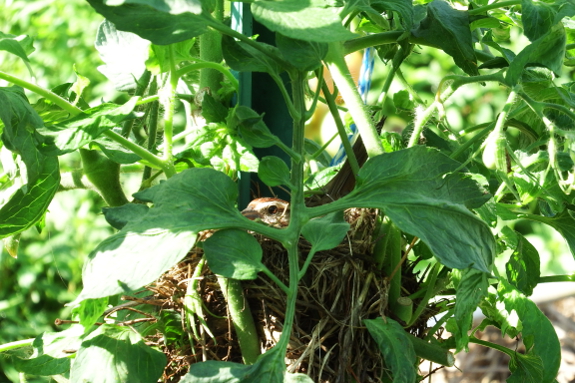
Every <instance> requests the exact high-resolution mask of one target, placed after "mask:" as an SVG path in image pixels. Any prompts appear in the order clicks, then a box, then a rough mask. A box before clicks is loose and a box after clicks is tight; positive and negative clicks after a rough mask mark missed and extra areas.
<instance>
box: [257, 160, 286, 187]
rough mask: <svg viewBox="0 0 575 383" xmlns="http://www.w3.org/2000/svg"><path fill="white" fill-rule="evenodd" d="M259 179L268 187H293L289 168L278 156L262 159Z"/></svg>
mask: <svg viewBox="0 0 575 383" xmlns="http://www.w3.org/2000/svg"><path fill="white" fill-rule="evenodd" d="M258 177H259V178H260V180H262V182H263V183H265V184H266V185H268V186H278V185H286V186H289V187H291V182H290V171H289V168H288V166H287V165H286V163H285V162H284V161H283V160H282V159H281V158H279V157H276V156H266V157H264V158H262V159H261V161H260V165H259V167H258Z"/></svg>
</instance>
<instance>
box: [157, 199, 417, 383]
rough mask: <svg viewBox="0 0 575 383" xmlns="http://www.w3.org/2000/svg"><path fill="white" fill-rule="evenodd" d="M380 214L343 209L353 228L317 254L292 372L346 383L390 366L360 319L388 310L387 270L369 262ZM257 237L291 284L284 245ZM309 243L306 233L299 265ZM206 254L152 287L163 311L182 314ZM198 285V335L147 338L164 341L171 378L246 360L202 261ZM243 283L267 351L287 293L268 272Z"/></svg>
mask: <svg viewBox="0 0 575 383" xmlns="http://www.w3.org/2000/svg"><path fill="white" fill-rule="evenodd" d="M376 217H377V211H375V210H373V209H350V210H348V211H346V219H347V220H348V222H349V223H350V226H351V229H350V231H349V233H348V235H347V236H346V238H344V240H343V241H342V243H341V244H340V245H339V246H337V247H336V248H334V249H332V250H329V251H323V252H318V253H317V254H316V255H315V256H314V258H313V261H312V262H311V264H310V266H309V268H308V272H307V274H306V276H305V277H304V278H303V279H302V281H300V285H299V293H298V298H297V307H296V317H295V321H294V326H293V329H292V335H291V339H290V343H289V347H288V351H287V357H286V366H287V369H288V371H289V372H301V373H305V374H307V375H309V376H310V377H311V379H312V380H313V381H314V382H330V383H337V382H347V381H350V380H351V379H350V378H352V379H354V380H355V381H358V382H379V381H381V380H380V378H381V376H382V374H383V373H384V370H385V367H384V364H383V361H382V358H381V354H380V351H379V350H378V348H377V346H376V345H375V343H374V341H373V340H372V338H371V336H370V334H369V333H368V331H367V330H366V328H365V327H364V325H363V323H362V321H363V319H372V318H375V317H378V316H382V315H385V314H387V312H386V308H387V284H386V283H387V282H386V279H385V275H383V274H382V272H381V271H380V270H378V269H377V268H376V267H375V265H373V264H372V262H371V261H370V255H371V252H372V250H373V246H374V244H375V241H374V239H373V231H374V227H375V219H376ZM258 240H259V242H260V244H261V246H262V248H263V253H264V257H263V262H264V263H265V264H266V266H267V267H268V268H269V269H270V270H271V271H272V272H273V273H274V274H275V275H276V276H277V277H278V278H279V279H280V280H282V281H283V282H284V283H285V284H287V283H288V279H289V278H288V277H289V276H288V269H289V268H288V259H287V252H286V250H285V249H284V248H283V247H282V246H281V245H279V244H278V243H276V242H274V241H272V240H269V239H267V238H263V237H258ZM310 248H311V246H310V244H309V243H307V242H306V241H305V240H303V239H302V240H301V242H300V254H301V257H300V258H301V263H302V264H303V261H304V260H305V258H306V256H307V254H308V253H309V250H310ZM201 259H202V250H201V248H198V247H194V248H193V249H192V250H191V251H190V253H189V254H188V255H187V257H186V258H185V259H184V260H183V261H182V262H180V263H179V264H178V265H177V266H175V267H174V268H172V269H171V270H170V271H168V272H167V273H165V274H164V275H163V276H162V277H161V278H160V279H158V280H157V281H156V282H155V283H154V284H152V285H151V286H149V287H148V289H149V290H151V291H153V293H154V300H155V301H156V302H158V301H159V302H162V303H161V305H162V310H176V311H177V312H180V313H181V316H182V318H183V317H184V312H183V310H184V308H183V307H184V306H183V301H184V297H185V295H186V289H187V288H188V283H190V281H191V280H192V276H193V275H194V271H195V270H196V268H197V267H198V264H200V262H201ZM415 282H416V281H415ZM196 283H197V288H196V292H197V293H198V294H199V296H200V297H201V300H202V307H203V309H202V310H203V313H200V315H201V316H203V318H202V319H203V323H199V322H197V323H196V334H195V335H192V333H193V331H191V330H192V329H188V331H187V332H188V334H187V336H188V337H189V339H190V341H188V339H185V341H183V342H176V343H172V344H167V342H166V340H165V339H161V337H160V336H159V335H155V336H150V337H148V341H149V343H153V344H156V345H157V346H159V347H161V348H162V349H163V351H164V352H165V354H166V355H167V357H168V361H169V362H168V365H167V367H166V370H165V373H164V381H166V382H168V381H171V382H177V381H179V378H180V377H181V376H183V375H185V374H186V373H187V371H188V368H189V365H190V364H192V363H197V362H201V361H205V360H221V361H232V362H238V363H241V362H242V359H241V352H240V349H239V346H238V343H237V340H236V338H235V334H234V330H233V325H232V323H231V322H230V321H229V320H228V312H227V305H226V301H225V299H224V296H223V294H222V292H221V290H220V286H219V283H218V279H217V276H216V275H214V274H213V273H212V272H211V271H210V270H209V267H207V266H204V267H203V268H202V272H201V276H200V277H199V278H198V279H197V282H196ZM414 284H415V285H417V283H414ZM243 287H244V291H245V296H246V304H249V306H250V308H251V311H252V315H253V317H254V320H255V322H256V326H257V328H258V333H259V339H260V345H261V350H262V352H264V351H265V350H267V349H270V348H271V347H273V346H274V345H275V344H276V343H277V341H278V340H279V337H280V335H281V333H282V331H283V321H284V313H285V305H286V297H285V293H284V292H283V291H282V290H281V289H280V288H279V287H278V286H276V285H275V284H274V283H273V282H272V281H271V280H269V279H268V278H267V277H266V276H264V275H260V277H258V279H256V280H253V281H243ZM415 287H416V286H414V288H415ZM182 328H185V326H184V325H183V324H182ZM422 330H423V329H419V330H417V329H416V331H412V332H421V331H422Z"/></svg>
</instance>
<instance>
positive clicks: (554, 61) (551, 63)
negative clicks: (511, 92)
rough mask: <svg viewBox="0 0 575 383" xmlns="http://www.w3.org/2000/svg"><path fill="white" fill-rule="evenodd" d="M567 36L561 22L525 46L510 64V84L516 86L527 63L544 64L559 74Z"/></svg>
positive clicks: (508, 78)
mask: <svg viewBox="0 0 575 383" xmlns="http://www.w3.org/2000/svg"><path fill="white" fill-rule="evenodd" d="M566 41H567V37H566V34H565V28H564V27H563V25H562V24H561V23H557V24H555V25H554V26H552V27H551V28H550V29H549V30H548V31H547V33H545V34H544V35H543V36H541V37H540V38H538V39H537V40H535V41H533V42H532V43H531V44H530V45H528V46H526V47H525V48H523V50H522V51H521V52H519V54H518V55H517V57H515V59H513V61H512V62H511V64H510V65H509V70H508V71H507V74H506V76H505V79H506V81H507V82H508V83H509V85H510V86H515V85H517V83H518V82H519V79H520V78H521V74H522V72H523V68H525V66H527V65H536V66H543V67H545V68H548V69H550V70H552V71H553V72H555V74H557V75H559V74H560V73H561V66H562V65H563V57H564V56H565V44H566Z"/></svg>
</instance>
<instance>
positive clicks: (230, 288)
mask: <svg viewBox="0 0 575 383" xmlns="http://www.w3.org/2000/svg"><path fill="white" fill-rule="evenodd" d="M218 282H219V283H220V287H221V289H222V293H223V294H224V297H225V298H226V302H227V303H228V310H229V311H230V316H231V318H232V322H233V324H234V329H235V330H236V335H237V337H238V343H239V344H240V349H241V351H242V359H243V361H244V363H245V364H254V363H255V362H256V360H257V358H258V356H259V355H260V344H259V339H258V332H257V330H256V326H255V324H254V318H253V316H252V312H251V310H250V306H249V305H248V302H247V301H246V298H245V296H244V289H243V287H242V283H241V281H239V280H237V279H231V278H224V277H221V276H220V277H218Z"/></svg>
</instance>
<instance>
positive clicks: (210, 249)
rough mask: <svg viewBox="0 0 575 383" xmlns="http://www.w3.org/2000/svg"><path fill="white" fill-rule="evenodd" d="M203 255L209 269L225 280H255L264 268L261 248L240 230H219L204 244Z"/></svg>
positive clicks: (250, 236)
mask: <svg viewBox="0 0 575 383" xmlns="http://www.w3.org/2000/svg"><path fill="white" fill-rule="evenodd" d="M204 254H205V256H206V259H207V260H208V264H209V265H210V269H211V270H212V271H213V272H214V273H216V274H219V275H223V276H224V277H227V278H233V279H239V280H250V279H256V278H257V276H258V273H259V272H260V271H262V270H263V269H264V268H265V266H264V265H263V264H262V254H263V251H262V247H261V246H260V244H259V242H258V241H257V240H256V239H255V238H254V236H253V235H250V234H248V233H246V232H245V231H242V230H233V229H230V230H220V231H217V232H215V233H214V234H213V235H212V236H211V237H210V238H208V239H207V240H206V241H205V242H204Z"/></svg>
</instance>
